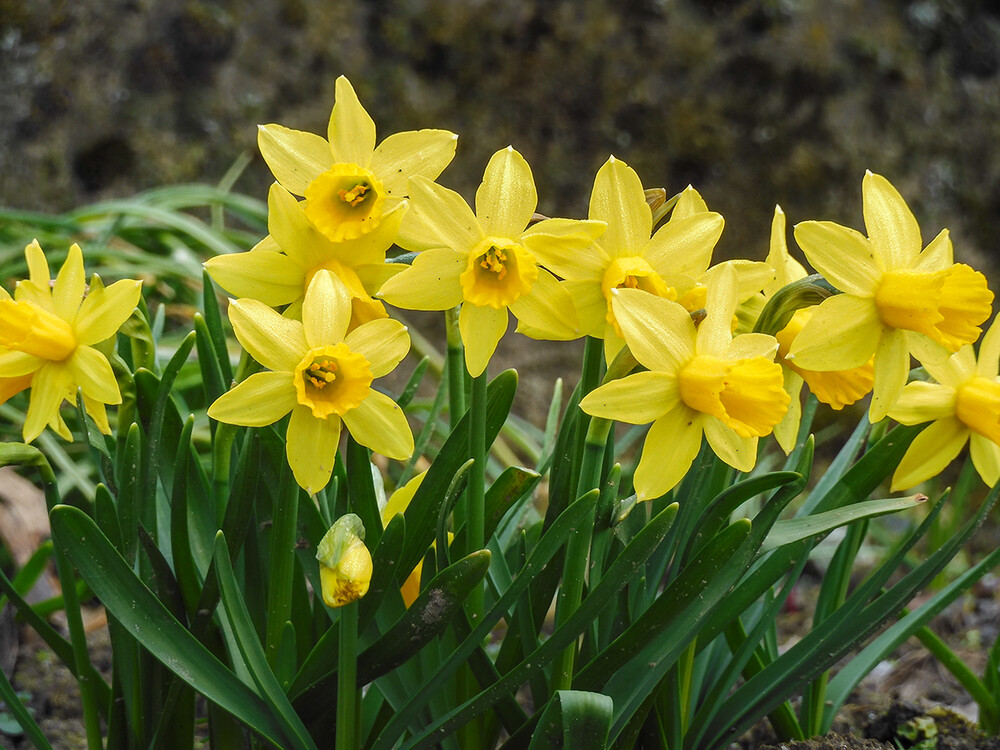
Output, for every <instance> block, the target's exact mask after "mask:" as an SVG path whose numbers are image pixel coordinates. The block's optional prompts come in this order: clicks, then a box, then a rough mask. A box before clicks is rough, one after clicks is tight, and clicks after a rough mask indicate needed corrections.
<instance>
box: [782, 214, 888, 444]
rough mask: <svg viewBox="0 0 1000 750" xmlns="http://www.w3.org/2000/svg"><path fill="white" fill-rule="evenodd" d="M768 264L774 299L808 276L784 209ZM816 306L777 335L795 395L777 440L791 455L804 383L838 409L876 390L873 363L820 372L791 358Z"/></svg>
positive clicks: (788, 389) (789, 390) (791, 393)
mask: <svg viewBox="0 0 1000 750" xmlns="http://www.w3.org/2000/svg"><path fill="white" fill-rule="evenodd" d="M767 264H768V265H769V266H771V268H773V269H774V280H773V281H772V282H770V283H769V284H768V285H767V286H765V287H764V297H765V298H770V297H771V296H773V295H774V293H775V292H777V291H778V290H779V289H781V288H782V287H784V286H786V285H788V284H791V283H792V282H794V281H798V280H799V279H804V278H805V277H806V276H807V274H806V270H805V268H803V267H802V264H801V263H799V262H798V261H797V260H795V259H794V258H793V257H792V256H791V255H790V254H789V252H788V242H787V239H786V237H785V212H784V211H782V210H781V206H775V207H774V218H773V219H772V221H771V245H770V249H769V251H768V254H767ZM814 310H815V306H810V307H804V308H801V309H799V310H796V311H795V313H794V314H793V315H792V319H791V320H790V321H788V324H787V325H786V326H785V327H784V328H782V329H781V330H780V331H778V332H777V333H775V334H774V337H775V338H776V339H777V340H778V355H777V357H775V361H776V362H778V363H779V364H780V365H781V369H782V372H783V373H784V378H785V391H786V392H787V393H788V394H789V396H791V402H790V403H789V405H788V411H787V412H786V414H785V416H784V418H783V419H782V420H781V422H780V423H779V424H778V425H776V426H775V428H774V437H775V439H776V440H777V441H778V445H780V446H781V447H782V449H783V450H784V451H785V452H786V453H788V452H789V451H791V450H792V448H794V447H795V439H796V436H797V435H798V431H799V422H800V421H801V419H802V404H801V403H800V401H799V393H800V392H801V390H802V383H803V381H805V383H807V384H808V385H809V390H810V391H812V392H813V394H815V396H816V398H817V399H818V400H819V401H820V402H821V403H824V404H828V405H829V406H831V407H833V408H834V409H836V410H838V411H839V410H841V409H843V408H844V407H845V406H848V405H850V404H853V403H854V402H855V401H857V400H858V399H861V398H864V397H865V396H866V395H867V394H868V393H869V392H870V391H871V389H872V383H873V382H874V370H873V365H872V361H871V360H869V361H868V362H866V363H865V364H863V365H862V366H861V367H854V368H851V369H849V370H836V371H832V372H821V371H819V370H804V369H802V368H801V367H799V366H798V365H797V364H796V363H795V362H794V361H793V360H790V359H788V353H789V352H790V351H791V348H792V345H793V343H794V342H795V338H796V337H797V336H798V335H799V333H800V332H801V331H802V328H803V327H804V326H805V324H806V323H807V322H808V321H809V319H810V318H811V317H812V314H813V311H814Z"/></svg>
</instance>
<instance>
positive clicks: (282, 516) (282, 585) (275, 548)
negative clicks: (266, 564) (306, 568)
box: [266, 465, 299, 669]
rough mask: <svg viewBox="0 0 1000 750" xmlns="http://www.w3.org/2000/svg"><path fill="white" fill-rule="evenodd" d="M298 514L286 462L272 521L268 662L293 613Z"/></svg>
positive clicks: (296, 491) (274, 657)
mask: <svg viewBox="0 0 1000 750" xmlns="http://www.w3.org/2000/svg"><path fill="white" fill-rule="evenodd" d="M298 515H299V486H298V484H296V482H295V478H294V477H293V476H292V472H291V469H289V468H288V466H287V465H285V466H283V468H282V472H281V486H280V487H279V488H278V494H277V497H276V500H275V503H274V510H273V513H272V518H271V521H272V525H271V576H270V587H269V591H268V601H267V644H266V650H267V663H268V664H270V665H271V668H272V669H273V668H274V667H275V666H276V664H277V658H278V646H279V644H280V643H281V633H282V631H283V630H284V628H285V623H286V622H288V620H289V619H290V617H291V613H292V584H293V579H294V576H295V543H296V539H297V537H296V527H297V526H298Z"/></svg>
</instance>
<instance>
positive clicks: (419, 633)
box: [295, 550, 490, 723]
mask: <svg viewBox="0 0 1000 750" xmlns="http://www.w3.org/2000/svg"><path fill="white" fill-rule="evenodd" d="M489 565H490V553H489V552H488V551H487V550H480V551H478V552H473V553H472V554H471V555H469V556H467V557H464V558H462V559H461V560H459V561H458V562H456V563H454V564H453V565H450V566H449V567H447V568H445V569H444V570H442V571H441V572H440V573H438V574H437V575H436V576H434V578H433V579H431V581H430V583H429V584H428V585H427V587H426V588H425V589H424V590H423V591H421V592H420V595H419V596H418V597H417V599H416V601H414V602H413V604H412V606H410V607H409V609H407V610H406V612H405V613H404V614H403V616H402V617H401V618H400V619H399V620H398V621H397V622H396V623H395V624H394V625H393V626H392V627H391V628H389V629H388V630H387V631H386V632H385V633H383V634H382V636H381V637H380V638H379V639H378V640H377V641H375V642H374V643H373V644H372V645H371V646H369V647H368V648H367V649H365V651H364V652H363V653H362V654H361V655H360V656H359V657H358V667H357V668H358V687H361V686H363V685H367V684H368V683H369V682H372V681H374V680H375V679H376V678H378V677H380V676H381V675H383V674H386V673H387V672H389V671H391V670H393V669H395V668H397V667H398V666H399V665H400V664H402V663H404V662H405V661H407V660H408V659H410V658H411V657H413V656H414V655H415V654H416V653H417V652H418V651H419V650H420V649H422V648H423V647H424V646H425V645H427V644H428V643H430V642H431V641H432V640H433V639H434V638H436V637H437V636H438V635H440V634H441V633H442V632H443V631H444V629H445V628H446V627H447V626H448V625H449V624H450V622H451V619H452V618H453V617H454V616H455V613H456V612H457V611H458V610H459V609H460V608H461V606H462V603H463V602H464V601H465V600H466V598H467V597H468V596H469V592H471V591H472V589H473V588H475V587H476V586H478V585H479V583H480V582H481V581H482V580H483V577H484V576H485V575H486V571H487V569H488V568H489ZM329 666H330V672H329V673H328V674H327V675H325V676H324V677H323V678H321V679H319V680H317V681H316V682H313V683H312V684H310V685H309V686H308V687H306V688H305V689H304V690H302V692H301V693H298V694H296V695H295V708H296V709H297V710H298V711H299V713H300V714H301V715H302V717H303V718H304V719H305V721H306V722H307V723H310V722H312V721H313V719H315V718H316V717H317V716H318V715H319V714H320V713H322V712H324V711H328V710H329V704H330V696H331V695H334V694H335V693H336V686H337V674H336V668H337V664H336V662H333V663H332V664H330V665H329Z"/></svg>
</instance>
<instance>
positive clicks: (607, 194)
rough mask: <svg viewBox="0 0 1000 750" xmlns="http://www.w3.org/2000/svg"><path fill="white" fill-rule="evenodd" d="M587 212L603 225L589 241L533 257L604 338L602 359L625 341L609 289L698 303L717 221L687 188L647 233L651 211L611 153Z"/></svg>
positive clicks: (593, 332)
mask: <svg viewBox="0 0 1000 750" xmlns="http://www.w3.org/2000/svg"><path fill="white" fill-rule="evenodd" d="M588 217H589V218H590V219H591V220H592V221H602V222H605V223H606V224H607V226H608V228H607V230H606V231H605V232H604V234H602V235H601V236H600V238H599V239H598V240H597V241H596V242H595V243H593V244H592V245H590V246H588V247H584V248H579V249H577V248H565V247H561V246H559V245H548V246H543V247H539V248H538V250H537V256H538V260H539V262H540V263H541V264H542V265H543V266H545V267H546V268H548V269H550V270H552V271H553V273H555V274H557V275H558V276H561V277H562V278H564V279H566V281H565V282H564V286H565V288H566V289H567V290H568V291H569V293H570V295H571V296H572V298H573V301H574V303H575V304H576V307H577V312H578V314H579V318H580V329H581V331H582V332H583V333H584V334H586V335H588V336H593V337H594V338H599V339H603V340H604V353H605V359H606V360H607V361H608V362H611V361H612V360H613V359H614V357H615V355H616V354H617V353H618V351H619V350H620V349H621V348H622V346H623V345H624V341H623V340H622V336H621V328H620V326H619V325H618V321H617V320H616V319H615V315H614V307H613V306H612V303H611V300H612V295H613V292H614V290H616V289H622V288H629V289H640V290H642V291H644V292H647V293H650V294H652V295H654V296H656V297H662V298H664V299H669V300H675V301H677V302H679V303H680V304H681V305H683V306H684V307H686V308H687V309H688V310H692V311H693V310H697V309H701V308H703V307H704V306H705V289H706V286H705V281H706V279H705V273H706V271H707V270H708V267H709V264H710V263H711V260H712V250H713V249H714V248H715V244H716V243H717V242H718V241H719V237H720V235H721V234H722V229H723V226H724V221H723V219H722V216H720V215H719V214H717V213H713V212H710V211H708V209H707V207H706V206H705V203H704V201H703V200H702V199H701V196H700V195H698V193H697V191H695V190H694V188H690V187H689V188H688V189H687V190H685V191H684V193H683V194H682V195H681V197H680V199H679V200H678V202H677V205H676V206H675V207H674V211H673V213H672V215H671V220H670V221H668V222H667V223H666V224H665V225H664V226H663V227H661V228H660V229H659V230H658V231H657V232H656V234H654V235H653V236H652V237H650V233H651V232H652V229H653V218H652V212H651V210H650V207H649V203H648V202H647V200H646V194H645V192H644V190H643V188H642V182H640V180H639V176H638V175H637V174H636V173H635V171H634V170H633V169H632V168H631V167H629V166H628V165H627V164H625V162H623V161H620V160H618V159H616V158H615V157H614V156H612V157H611V158H609V159H608V161H607V162H605V164H604V166H602V167H601V168H600V170H598V172H597V176H596V177H595V179H594V188H593V191H592V193H591V197H590V210H589V212H588ZM760 265H763V264H760ZM758 289H759V287H758Z"/></svg>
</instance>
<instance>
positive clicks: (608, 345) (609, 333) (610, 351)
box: [604, 323, 625, 362]
mask: <svg viewBox="0 0 1000 750" xmlns="http://www.w3.org/2000/svg"><path fill="white" fill-rule="evenodd" d="M624 348H625V339H623V338H622V337H621V336H619V335H618V332H617V331H616V330H615V327H614V326H613V325H612V324H611V323H605V325H604V361H605V362H614V361H615V357H617V356H618V353H619V352H620V351H621V350H622V349H624Z"/></svg>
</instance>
